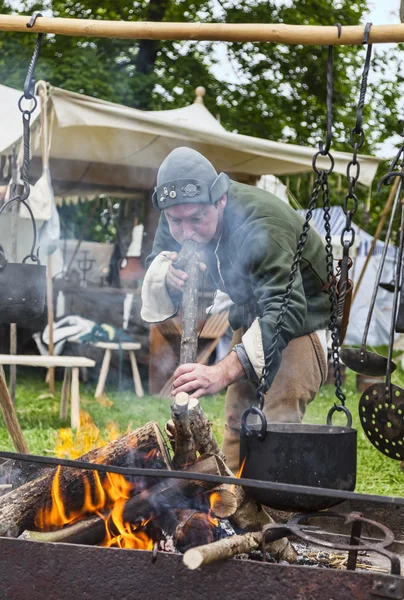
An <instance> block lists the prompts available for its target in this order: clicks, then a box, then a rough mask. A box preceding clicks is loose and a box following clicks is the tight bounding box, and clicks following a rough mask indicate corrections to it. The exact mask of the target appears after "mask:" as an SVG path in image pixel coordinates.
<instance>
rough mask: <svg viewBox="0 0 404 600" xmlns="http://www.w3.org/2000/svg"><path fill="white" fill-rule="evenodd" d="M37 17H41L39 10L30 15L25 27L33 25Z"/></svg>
mask: <svg viewBox="0 0 404 600" xmlns="http://www.w3.org/2000/svg"><path fill="white" fill-rule="evenodd" d="M38 17H43V14H42V13H40V12H39V11H36V12H34V14H33V15H32V17H31V18H30V20H29V23H27V25H26V26H27V27H29V28H31V27H33V26H34V25H35V21H36V20H37V18H38Z"/></svg>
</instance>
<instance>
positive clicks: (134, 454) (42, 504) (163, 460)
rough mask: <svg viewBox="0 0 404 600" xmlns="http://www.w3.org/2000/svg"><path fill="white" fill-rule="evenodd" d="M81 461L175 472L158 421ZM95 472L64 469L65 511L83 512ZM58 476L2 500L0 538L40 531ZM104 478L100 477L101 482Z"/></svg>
mask: <svg viewBox="0 0 404 600" xmlns="http://www.w3.org/2000/svg"><path fill="white" fill-rule="evenodd" d="M78 460H83V461H87V462H93V463H98V464H109V465H114V466H122V467H124V466H132V467H146V466H147V467H151V468H153V467H154V468H167V469H171V463H170V458H169V456H168V453H167V450H166V447H165V444H164V439H163V436H162V433H161V431H160V428H159V426H158V425H157V423H155V422H154V421H151V422H150V423H147V424H146V425H144V426H142V427H140V428H139V429H136V430H135V431H132V432H130V433H128V434H126V435H124V436H122V437H120V438H118V439H117V440H114V441H112V442H109V443H108V444H107V445H106V446H103V447H101V448H97V449H95V450H92V451H91V452H89V453H88V454H85V455H84V456H82V457H80V459H78ZM94 473H95V472H94V471H88V470H84V469H78V468H75V469H73V468H70V467H62V468H60V473H59V490H60V495H61V496H62V498H63V499H64V501H65V505H66V506H65V512H75V511H76V512H77V511H80V509H81V508H82V504H83V499H84V488H85V485H88V484H89V485H90V487H91V489H92V490H94V489H95V488H96V486H97V481H96V479H95V478H96V476H95V475H94ZM55 474H56V469H49V470H48V471H47V472H46V473H44V474H42V475H40V476H39V477H37V478H36V479H34V480H32V481H29V482H28V483H25V484H24V485H22V486H20V487H19V488H17V489H15V490H13V491H12V492H9V493H8V494H6V495H5V496H2V497H1V498H0V535H3V536H9V537H16V536H18V534H19V533H21V531H23V530H24V529H37V528H38V526H37V525H36V519H37V517H38V515H39V514H40V513H41V511H43V510H45V509H50V508H51V506H52V495H51V490H52V483H53V481H54V477H55ZM104 477H105V475H103V474H100V479H101V480H103V478H104ZM86 482H87V483H86ZM146 484H149V485H153V480H152V479H151V478H150V479H147V481H146Z"/></svg>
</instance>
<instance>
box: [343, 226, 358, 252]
mask: <svg viewBox="0 0 404 600" xmlns="http://www.w3.org/2000/svg"><path fill="white" fill-rule="evenodd" d="M347 233H350V234H351V237H350V238H346V237H345V235H346V234H347ZM354 242H355V229H354V228H353V227H351V228H350V229H344V230H343V232H342V233H341V246H344V247H345V244H346V245H347V246H348V247H349V248H352V246H353V245H354Z"/></svg>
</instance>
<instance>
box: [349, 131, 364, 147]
mask: <svg viewBox="0 0 404 600" xmlns="http://www.w3.org/2000/svg"><path fill="white" fill-rule="evenodd" d="M355 135H359V141H358V142H355V138H354V136H355ZM364 141H365V132H364V131H363V129H359V130H357V129H356V127H354V128H353V129H352V130H351V135H350V136H349V142H350V144H351V146H352V148H355V144H356V151H358V150H359V148H361V146H362V144H363V142H364Z"/></svg>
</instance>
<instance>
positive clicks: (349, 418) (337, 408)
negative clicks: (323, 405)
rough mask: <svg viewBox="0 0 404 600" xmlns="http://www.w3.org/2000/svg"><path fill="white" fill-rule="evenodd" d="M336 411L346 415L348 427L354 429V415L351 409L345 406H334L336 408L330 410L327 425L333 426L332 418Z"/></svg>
mask: <svg viewBox="0 0 404 600" xmlns="http://www.w3.org/2000/svg"><path fill="white" fill-rule="evenodd" d="M335 411H338V412H343V413H345V416H346V427H352V415H351V413H350V411H349V409H348V408H347V407H346V406H343V405H342V404H334V406H333V407H332V408H330V410H329V412H328V415H327V425H332V416H333V414H334V413H335Z"/></svg>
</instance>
